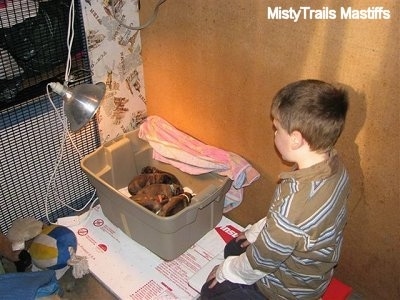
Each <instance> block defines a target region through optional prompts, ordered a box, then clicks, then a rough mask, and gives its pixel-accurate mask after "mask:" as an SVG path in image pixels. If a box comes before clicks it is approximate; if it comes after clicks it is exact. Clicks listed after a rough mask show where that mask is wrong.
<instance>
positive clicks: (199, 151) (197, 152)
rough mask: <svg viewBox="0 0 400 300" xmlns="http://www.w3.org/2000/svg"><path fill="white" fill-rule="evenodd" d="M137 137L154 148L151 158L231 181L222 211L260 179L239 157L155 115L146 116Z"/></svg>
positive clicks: (227, 209)
mask: <svg viewBox="0 0 400 300" xmlns="http://www.w3.org/2000/svg"><path fill="white" fill-rule="evenodd" d="M139 137H140V138H141V139H143V140H146V141H148V142H149V144H150V146H151V147H152V148H153V158H154V159H156V160H158V161H161V162H165V163H169V164H171V165H173V166H175V167H177V168H178V169H180V170H181V171H183V172H186V173H188V174H192V175H198V174H204V173H208V172H215V173H218V174H220V175H223V176H228V177H229V178H230V179H232V181H233V182H232V186H231V188H230V190H229V191H228V193H227V194H226V197H225V203H224V212H227V211H230V210H232V209H233V208H235V207H237V206H238V205H239V204H240V203H241V202H242V200H243V188H244V187H246V186H248V185H250V184H251V183H252V182H253V181H255V180H257V179H258V178H259V177H260V173H258V171H257V170H255V169H254V168H253V167H252V166H251V165H250V164H249V163H248V162H247V161H246V160H245V159H244V158H242V157H241V156H239V155H237V154H235V153H232V152H228V151H225V150H222V149H219V148H216V147H213V146H210V145H206V144H204V143H202V142H200V141H199V140H196V139H195V138H193V137H191V136H189V135H187V134H186V133H183V132H181V131H179V130H178V129H176V128H175V127H173V126H172V125H171V124H169V123H168V122H167V121H165V120H164V119H162V118H160V117H158V116H149V117H147V118H146V120H145V121H144V123H143V124H141V125H140V128H139Z"/></svg>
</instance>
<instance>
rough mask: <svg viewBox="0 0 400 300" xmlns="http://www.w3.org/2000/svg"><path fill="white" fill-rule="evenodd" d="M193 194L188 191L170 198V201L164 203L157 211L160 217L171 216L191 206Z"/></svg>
mask: <svg viewBox="0 0 400 300" xmlns="http://www.w3.org/2000/svg"><path fill="white" fill-rule="evenodd" d="M192 197H193V195H192V194H190V193H187V192H184V193H182V194H179V195H177V196H174V197H171V198H169V200H168V202H167V203H165V204H164V205H162V207H161V209H160V210H159V211H158V212H156V214H157V215H159V216H160V217H169V216H172V215H174V214H176V213H178V212H180V211H181V210H182V209H184V208H185V207H187V206H189V204H190V202H191V201H192Z"/></svg>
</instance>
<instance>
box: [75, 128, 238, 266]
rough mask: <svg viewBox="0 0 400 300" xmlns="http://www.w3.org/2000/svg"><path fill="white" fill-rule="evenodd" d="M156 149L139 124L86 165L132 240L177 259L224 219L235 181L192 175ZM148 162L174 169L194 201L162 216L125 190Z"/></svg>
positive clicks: (106, 206)
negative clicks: (144, 137) (163, 158)
mask: <svg viewBox="0 0 400 300" xmlns="http://www.w3.org/2000/svg"><path fill="white" fill-rule="evenodd" d="M152 154H153V149H152V148H151V146H150V145H149V143H148V142H146V141H143V140H141V139H139V138H138V130H134V131H131V132H128V133H126V134H124V135H122V136H119V137H118V138H116V139H115V140H112V141H110V142H107V143H105V144H104V145H102V146H100V147H99V148H98V149H96V150H95V151H94V152H92V153H90V154H89V155H87V156H85V157H84V158H83V159H82V161H81V167H82V169H83V171H84V172H85V173H86V174H87V176H88V178H89V180H90V182H91V183H92V184H93V186H94V187H95V188H96V189H97V195H98V197H99V200H100V204H101V208H102V210H103V213H104V215H105V216H106V217H107V218H108V219H109V220H110V221H111V222H112V223H113V224H115V225H116V226H117V227H119V228H120V229H121V230H122V231H123V232H125V233H126V234H127V235H128V236H129V237H131V238H132V239H133V240H135V241H137V242H138V243H140V244H142V245H143V246H145V247H146V248H147V249H149V250H151V251H152V252H154V253H155V254H157V255H158V256H160V257H161V258H163V259H165V260H172V259H175V258H176V257H178V256H179V255H181V254H182V253H183V252H185V251H186V250H187V249H188V248H189V247H190V246H192V245H193V244H194V243H195V242H197V241H198V240H199V239H200V238H201V237H202V236H203V235H204V234H206V233H207V232H208V231H210V230H211V229H213V228H214V227H215V226H216V225H217V224H218V223H219V221H220V220H221V218H222V211H223V206H224V198H225V194H226V193H227V191H228V190H229V188H230V186H231V183H232V181H231V180H230V179H229V178H228V177H224V176H220V175H218V174H215V173H207V174H202V175H189V174H187V173H184V172H182V171H180V170H179V169H177V168H175V167H173V166H172V165H169V164H165V163H161V162H158V161H156V160H154V159H153V158H152ZM145 166H154V167H156V168H158V169H160V170H163V171H167V172H170V173H172V174H174V175H175V176H176V177H177V178H178V179H179V181H180V182H181V183H182V185H183V186H185V187H189V188H190V189H192V191H193V192H194V193H195V194H196V196H195V197H193V198H192V203H191V204H190V205H189V206H188V207H187V208H185V209H184V210H182V211H180V212H179V213H177V214H175V215H173V216H170V217H160V216H157V215H155V214H154V213H152V212H151V211H149V210H147V209H146V208H144V207H142V206H141V205H139V204H137V203H135V202H134V201H132V200H131V199H129V197H127V196H125V195H124V194H123V193H121V192H120V191H119V190H120V189H122V188H124V187H126V186H128V184H129V182H130V181H131V180H132V178H133V177H134V176H135V175H137V174H139V173H140V172H141V170H142V168H143V167H145Z"/></svg>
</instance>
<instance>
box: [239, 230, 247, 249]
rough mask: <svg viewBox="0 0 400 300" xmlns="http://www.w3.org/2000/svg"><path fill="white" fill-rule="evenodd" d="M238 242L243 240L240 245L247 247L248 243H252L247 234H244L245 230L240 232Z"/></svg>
mask: <svg viewBox="0 0 400 300" xmlns="http://www.w3.org/2000/svg"><path fill="white" fill-rule="evenodd" d="M235 240H236V242H239V241H241V240H243V242H242V243H241V244H240V247H242V248H246V247H247V246H248V245H250V242H249V241H248V240H247V238H246V235H245V234H244V231H242V232H241V233H239V235H238V236H237V237H236V239H235Z"/></svg>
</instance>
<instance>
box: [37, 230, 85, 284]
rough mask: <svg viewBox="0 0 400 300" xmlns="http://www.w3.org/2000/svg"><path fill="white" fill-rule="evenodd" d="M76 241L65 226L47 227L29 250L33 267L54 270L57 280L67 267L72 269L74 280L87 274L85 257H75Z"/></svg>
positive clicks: (72, 233)
mask: <svg viewBox="0 0 400 300" xmlns="http://www.w3.org/2000/svg"><path fill="white" fill-rule="evenodd" d="M77 245H78V243H77V239H76V236H75V234H74V232H73V231H72V230H70V229H69V228H67V227H65V226H60V225H49V226H46V227H44V228H43V230H42V232H41V233H40V234H39V235H38V236H37V237H35V238H34V239H33V241H32V244H31V246H30V248H29V253H30V255H31V257H32V263H33V266H34V267H37V268H38V269H41V270H55V271H56V276H57V279H59V278H61V277H62V275H64V273H65V271H67V270H68V268H69V266H72V267H73V270H72V274H73V276H74V277H75V278H82V277H83V275H85V274H87V273H89V267H88V262H87V259H86V257H83V256H77V255H76V254H75V253H76V249H77Z"/></svg>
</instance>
